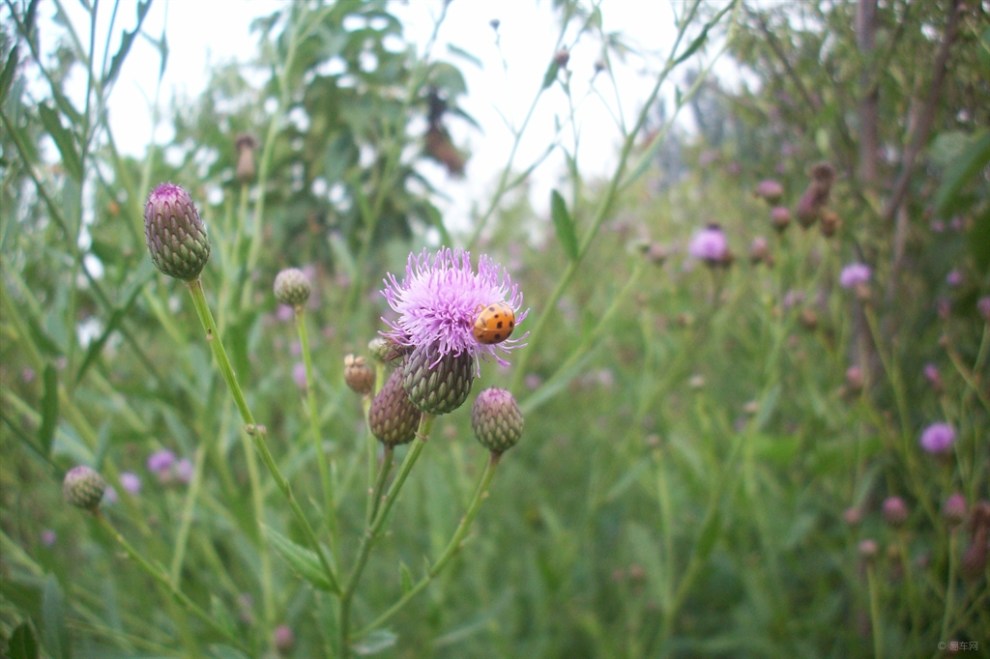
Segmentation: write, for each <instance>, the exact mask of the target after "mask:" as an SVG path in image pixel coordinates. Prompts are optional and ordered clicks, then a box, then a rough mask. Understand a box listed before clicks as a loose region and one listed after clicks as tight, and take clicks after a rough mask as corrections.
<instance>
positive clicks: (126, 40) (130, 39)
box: [103, 0, 151, 86]
mask: <svg viewBox="0 0 990 659" xmlns="http://www.w3.org/2000/svg"><path fill="white" fill-rule="evenodd" d="M149 9H151V0H144V2H139V3H138V7H137V25H135V26H134V29H133V30H131V31H130V32H128V31H127V30H124V35H123V36H122V37H121V39H120V48H118V49H117V52H116V54H115V55H114V56H113V59H111V60H110V70H109V71H107V74H106V75H105V76H104V77H103V85H104V86H107V85H110V84H112V83H113V81H114V80H116V79H117V75H118V74H119V73H120V68H121V67H122V66H123V65H124V60H125V59H127V53H129V52H130V50H131V46H132V45H133V44H134V39H135V37H137V35H138V34H139V33H140V32H141V24H142V23H144V17H145V16H147V15H148V10H149Z"/></svg>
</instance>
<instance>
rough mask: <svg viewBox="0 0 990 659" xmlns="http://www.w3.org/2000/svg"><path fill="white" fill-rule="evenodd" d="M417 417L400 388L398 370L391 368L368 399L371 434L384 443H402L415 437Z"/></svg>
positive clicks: (400, 375) (392, 444) (400, 370)
mask: <svg viewBox="0 0 990 659" xmlns="http://www.w3.org/2000/svg"><path fill="white" fill-rule="evenodd" d="M420 416H421V415H420V412H419V410H418V409H416V406H415V405H413V404H412V402H411V401H410V400H409V396H407V395H406V391H405V389H403V388H402V369H401V368H397V369H395V370H394V371H392V374H391V375H390V376H389V378H388V380H386V381H385V386H383V387H382V390H381V391H379V392H378V395H377V396H375V399H374V400H373V401H371V409H370V411H369V412H368V424H369V425H370V427H371V433H372V434H373V435H374V436H375V437H377V438H378V441H380V442H381V443H382V444H385V445H386V446H396V445H398V444H406V443H408V442H411V441H412V440H413V437H415V436H416V428H417V426H419V418H420Z"/></svg>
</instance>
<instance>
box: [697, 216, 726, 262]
mask: <svg viewBox="0 0 990 659" xmlns="http://www.w3.org/2000/svg"><path fill="white" fill-rule="evenodd" d="M688 253H689V254H690V255H691V256H693V257H694V258H696V259H701V260H702V261H705V262H706V263H721V262H722V261H723V260H724V259H725V257H726V255H727V254H728V253H729V244H728V242H727V241H726V240H725V234H724V233H722V229H721V228H719V227H718V226H717V225H710V226H707V227H705V228H704V229H702V230H701V231H699V232H698V233H696V234H694V237H692V238H691V243H690V244H689V245H688Z"/></svg>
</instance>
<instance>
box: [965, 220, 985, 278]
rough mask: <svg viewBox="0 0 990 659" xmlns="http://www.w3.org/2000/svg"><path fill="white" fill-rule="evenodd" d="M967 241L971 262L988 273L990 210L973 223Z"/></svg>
mask: <svg viewBox="0 0 990 659" xmlns="http://www.w3.org/2000/svg"><path fill="white" fill-rule="evenodd" d="M967 240H968V241H969V248H970V252H972V254H973V261H975V262H976V265H977V266H978V267H979V268H980V269H981V270H982V271H983V272H984V273H987V271H990V209H987V210H986V211H984V212H983V214H982V215H979V216H977V217H976V219H975V220H974V221H973V228H972V229H970V230H969V235H968V237H967Z"/></svg>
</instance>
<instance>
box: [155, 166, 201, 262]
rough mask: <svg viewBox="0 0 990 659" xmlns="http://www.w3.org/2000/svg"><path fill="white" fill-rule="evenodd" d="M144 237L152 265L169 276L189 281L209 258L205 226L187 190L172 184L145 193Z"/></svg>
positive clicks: (165, 184) (164, 184) (162, 185)
mask: <svg viewBox="0 0 990 659" xmlns="http://www.w3.org/2000/svg"><path fill="white" fill-rule="evenodd" d="M144 237H145V241H146V242H147V243H148V251H149V252H150V253H151V260H152V261H153V262H154V263H155V267H156V268H158V269H159V270H160V271H161V272H162V273H164V274H166V275H168V276H169V277H175V278H176V279H182V280H184V281H192V280H194V279H196V278H197V277H199V273H200V272H202V271H203V266H205V265H206V262H207V261H208V260H209V258H210V240H209V238H208V237H207V236H206V225H205V224H203V221H202V220H201V219H200V218H199V213H198V212H197V211H196V206H195V204H193V201H192V198H191V197H190V196H189V193H188V192H186V191H185V190H184V189H183V188H181V187H179V186H178V185H174V184H172V183H163V184H161V185H159V186H158V187H157V188H155V189H154V190H152V191H151V194H150V195H149V196H148V201H147V203H146V204H145V206H144Z"/></svg>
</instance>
